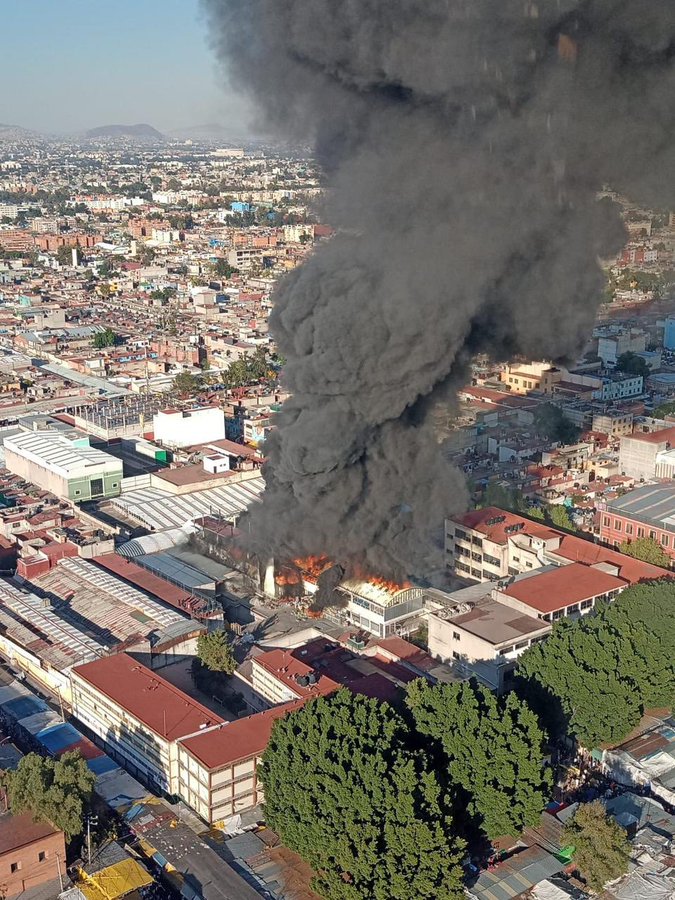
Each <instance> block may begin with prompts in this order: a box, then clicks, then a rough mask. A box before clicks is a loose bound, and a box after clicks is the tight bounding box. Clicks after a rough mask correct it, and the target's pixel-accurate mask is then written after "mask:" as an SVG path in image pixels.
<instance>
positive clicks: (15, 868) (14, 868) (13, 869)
mask: <svg viewBox="0 0 675 900" xmlns="http://www.w3.org/2000/svg"><path fill="white" fill-rule="evenodd" d="M20 868H21V863H20V862H15V863H12V864H11V866H10V867H9V870H10V872H11V873H12V874H14V872H18V871H19V869H20Z"/></svg>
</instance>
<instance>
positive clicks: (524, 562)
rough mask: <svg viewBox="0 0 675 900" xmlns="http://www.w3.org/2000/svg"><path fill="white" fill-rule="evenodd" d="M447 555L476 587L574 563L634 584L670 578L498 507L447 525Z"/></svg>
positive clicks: (638, 563) (653, 569)
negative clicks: (603, 571)
mask: <svg viewBox="0 0 675 900" xmlns="http://www.w3.org/2000/svg"><path fill="white" fill-rule="evenodd" d="M603 540H604V538H603ZM622 540H625V537H624V538H622ZM612 543H613V541H612ZM445 552H446V563H447V565H448V567H450V568H453V569H454V570H455V571H456V572H457V574H459V575H462V576H463V577H465V578H470V579H472V580H474V581H494V582H499V581H504V580H508V579H509V578H512V577H515V576H517V575H520V574H522V573H527V572H531V571H534V570H536V569H539V568H541V567H542V566H546V565H556V566H569V565H571V564H572V563H575V562H579V563H584V564H585V565H587V566H600V565H602V567H603V569H604V570H605V571H607V572H609V573H610V574H613V575H617V576H618V577H619V578H622V579H623V580H624V581H625V582H626V583H629V584H633V583H635V582H636V581H640V580H642V579H649V578H652V579H655V578H663V577H664V576H666V575H667V574H668V573H667V571H666V570H664V569H661V568H659V567H658V566H652V565H649V564H648V563H643V562H641V561H640V560H637V559H633V558H632V557H631V556H626V555H625V554H623V553H619V552H617V551H616V550H612V549H610V548H608V547H602V546H599V545H598V544H594V543H592V542H591V541H589V540H584V539H583V538H579V537H576V536H574V535H571V534H566V533H565V532H563V531H558V530H557V529H555V528H551V527H549V526H548V525H544V524H543V523H541V522H533V521H532V520H531V519H527V518H525V517H524V516H519V515H515V514H514V513H510V512H506V511H505V510H503V509H497V508H496V507H488V508H487V509H477V510H473V511H472V512H469V513H466V515H464V516H457V517H456V518H455V519H447V520H446V523H445Z"/></svg>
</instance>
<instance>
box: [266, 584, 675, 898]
mask: <svg viewBox="0 0 675 900" xmlns="http://www.w3.org/2000/svg"><path fill="white" fill-rule="evenodd" d="M674 602H675V585H673V583H667V582H658V583H652V584H648V585H637V586H634V587H631V588H628V589H627V590H626V591H624V592H623V594H621V595H620V597H619V598H618V599H617V600H616V601H615V602H614V603H611V604H607V605H604V606H602V607H601V608H600V610H599V611H598V613H597V615H592V616H586V617H583V618H581V619H579V620H576V621H571V620H563V621H561V622H559V623H556V624H555V625H554V627H553V632H552V635H551V636H550V637H549V639H548V640H547V641H546V642H545V643H542V644H538V645H536V646H535V647H533V648H531V649H530V650H528V651H527V652H526V653H525V654H524V655H523V657H521V662H520V665H519V667H518V678H517V679H516V688H515V689H514V690H512V691H510V692H508V693H507V694H505V695H504V696H502V697H496V696H495V695H494V694H492V693H491V692H490V691H489V690H488V689H487V688H485V687H483V686H482V685H480V684H479V683H477V682H476V681H475V680H471V681H468V682H461V683H452V684H431V683H429V682H428V681H427V680H426V679H419V680H417V681H414V682H412V683H411V684H410V685H408V687H407V689H406V692H405V697H404V700H403V703H402V704H399V705H391V704H389V703H382V702H379V701H376V700H373V699H369V698H366V697H363V696H360V695H357V694H352V693H351V692H350V691H348V690H347V689H346V688H343V689H341V690H339V691H338V692H336V693H335V694H333V695H331V696H328V697H321V698H317V699H313V700H311V701H309V702H308V703H306V704H305V705H304V706H303V707H302V708H300V709H299V710H296V711H294V712H292V713H290V714H289V715H287V716H285V717H284V718H282V719H280V720H278V721H277V722H276V723H275V725H274V728H273V731H272V736H271V739H270V742H269V745H268V747H267V749H266V751H265V753H264V755H263V762H262V766H261V769H260V776H261V779H262V782H263V786H264V789H265V798H266V799H265V803H266V816H267V820H268V822H269V824H270V825H271V826H272V827H273V828H274V829H275V830H276V831H278V833H279V834H280V836H281V838H282V840H283V841H284V843H285V844H286V845H287V846H289V847H290V848H291V849H292V850H294V851H295V852H297V853H298V854H299V855H300V856H301V857H303V859H305V860H306V861H307V862H308V863H309V865H311V866H312V868H313V869H314V871H315V873H316V877H315V881H314V888H315V890H316V891H317V892H318V893H319V894H321V896H323V897H325V898H327V900H359V898H364V897H368V898H376V900H385V898H395V900H425V898H428V900H432V898H434V900H435V898H439V900H458V898H460V897H462V896H464V894H463V879H464V873H463V868H462V863H463V860H464V859H465V858H466V854H467V851H472V850H473V851H475V850H476V848H481V847H482V848H485V846H486V843H487V842H490V841H493V840H494V839H495V838H496V837H498V836H500V835H505V834H510V835H514V836H515V835H518V834H520V832H521V831H522V830H523V829H524V828H525V827H527V826H531V825H535V824H536V823H538V821H539V817H540V815H541V812H542V810H543V809H544V807H545V806H546V803H547V801H548V800H549V798H550V796H551V790H552V787H553V776H552V770H551V769H550V767H549V766H548V765H547V758H548V756H547V755H548V752H549V749H548V748H549V744H550V742H551V741H553V740H555V739H559V738H562V737H565V736H572V737H575V738H576V739H577V740H578V741H579V742H580V743H581V744H583V745H584V746H586V747H589V748H590V747H595V746H597V745H598V744H599V743H602V742H603V741H618V740H621V739H622V738H625V737H626V735H627V734H628V733H629V732H630V730H631V729H632V728H633V727H634V726H635V725H636V724H637V722H638V721H639V718H640V716H641V714H642V713H643V712H644V710H645V709H647V708H649V707H652V706H666V707H672V705H673V702H674V701H675V625H674V624H673V623H674V620H673V616H672V605H673V603H674ZM568 831H569V835H568V837H569V838H570V840H571V836H572V835H574V839H575V846H578V848H579V855H578V859H576V863H577V865H578V867H579V869H581V871H582V872H584V874H586V875H587V881H588V884H589V886H592V887H593V888H594V889H598V885H599V886H600V887H601V886H602V885H601V883H602V882H603V879H604V880H605V881H606V880H607V878H608V877H609V876H608V875H607V873H608V872H609V873H610V874H611V875H612V877H618V875H621V874H622V873H623V872H624V871H625V870H626V869H625V866H626V864H627V859H628V851H627V842H626V841H625V837H624V838H623V839H622V838H621V834H620V833H619V832H616V829H615V828H614V825H613V823H611V822H610V821H608V820H607V817H606V815H605V813H604V810H602V809H600V810H599V811H598V810H597V809H595V810H591V811H590V812H584V813H583V815H581V814H580V816H579V817H578V821H577V820H575V821H574V822H572V823H571V824H570V825H569V829H568Z"/></svg>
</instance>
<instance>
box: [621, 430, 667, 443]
mask: <svg viewBox="0 0 675 900" xmlns="http://www.w3.org/2000/svg"><path fill="white" fill-rule="evenodd" d="M626 437H628V438H630V439H631V440H638V441H644V442H645V443H646V444H661V443H670V444H673V443H675V427H673V428H662V429H661V430H660V431H652V432H651V434H627V435H626Z"/></svg>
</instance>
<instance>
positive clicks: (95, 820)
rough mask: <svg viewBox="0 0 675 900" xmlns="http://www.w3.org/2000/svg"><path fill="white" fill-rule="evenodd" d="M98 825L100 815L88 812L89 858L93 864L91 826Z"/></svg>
mask: <svg viewBox="0 0 675 900" xmlns="http://www.w3.org/2000/svg"><path fill="white" fill-rule="evenodd" d="M92 825H94V826H96V825H98V816H94V815H92V814H91V813H87V858H88V862H89V865H91V826H92Z"/></svg>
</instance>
